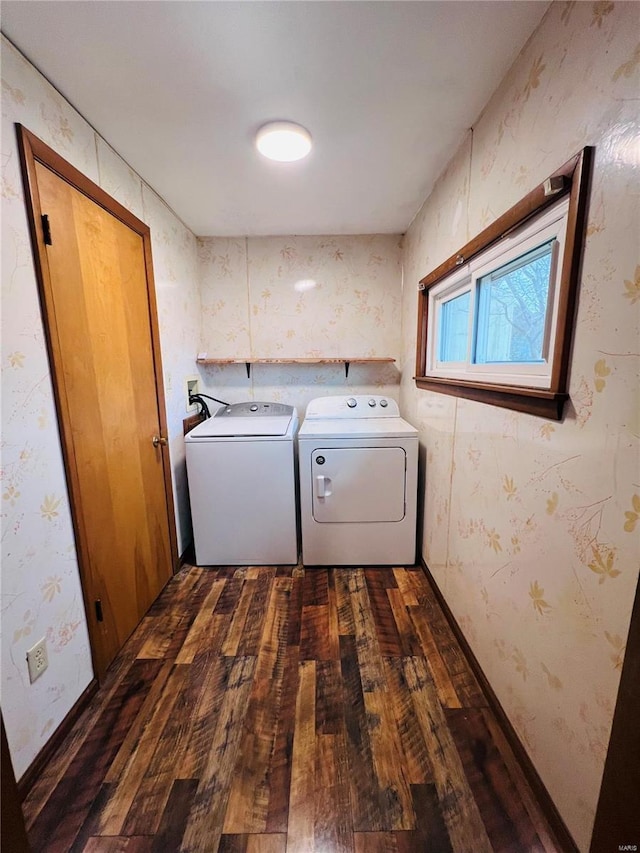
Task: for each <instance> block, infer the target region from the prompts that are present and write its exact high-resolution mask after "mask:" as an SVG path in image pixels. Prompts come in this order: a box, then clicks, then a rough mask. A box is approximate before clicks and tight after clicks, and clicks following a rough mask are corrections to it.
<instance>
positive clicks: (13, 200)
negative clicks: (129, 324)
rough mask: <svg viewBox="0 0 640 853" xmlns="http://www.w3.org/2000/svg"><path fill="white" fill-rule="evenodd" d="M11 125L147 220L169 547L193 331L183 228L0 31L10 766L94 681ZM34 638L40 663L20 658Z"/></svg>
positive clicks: (5, 660)
mask: <svg viewBox="0 0 640 853" xmlns="http://www.w3.org/2000/svg"><path fill="white" fill-rule="evenodd" d="M14 122H20V123H22V124H23V125H24V126H25V127H27V128H28V129H29V130H31V131H33V133H35V134H36V135H37V136H39V137H40V138H41V139H42V140H43V141H44V142H46V143H47V144H48V145H50V146H51V147H52V148H54V149H55V150H56V151H57V152H58V153H59V154H61V155H62V156H63V157H64V158H65V159H66V160H68V161H69V162H70V163H72V164H73V165H74V166H75V167H76V168H78V169H80V171H82V172H83V173H84V174H85V175H87V176H88V177H89V178H91V179H92V180H93V181H95V182H96V183H98V184H99V185H100V186H101V187H103V188H104V189H105V190H106V191H107V192H109V193H110V194H111V195H112V196H114V197H115V198H116V199H118V201H120V202H121V203H122V204H124V205H125V206H126V207H128V208H129V209H130V210H131V211H133V213H135V214H136V215H137V216H138V217H140V218H141V219H143V220H144V221H145V222H148V223H149V225H150V226H151V235H152V251H153V255H154V271H155V283H156V295H157V300H158V311H159V315H160V335H161V345H162V356H163V364H164V368H165V393H166V404H167V415H168V422H169V438H170V451H171V461H172V468H173V475H174V489H175V496H176V515H177V522H178V536H179V545H180V547H183V545H184V544H186V543H187V542H188V538H187V537H188V535H189V527H190V521H189V511H188V502H187V499H186V483H185V475H184V464H183V460H184V444H183V440H182V418H183V417H184V398H183V391H182V377H183V375H185V374H189V373H193V357H194V348H195V342H196V341H197V339H198V335H199V332H200V296H199V290H198V285H197V274H196V265H197V253H196V244H195V237H194V236H193V235H192V234H191V233H190V232H189V231H188V230H187V229H186V228H185V227H184V226H183V225H182V223H181V222H180V221H179V220H178V219H176V217H175V216H174V215H173V214H172V213H171V212H170V211H169V210H168V209H167V208H166V206H165V205H164V204H163V202H162V201H160V199H159V198H158V197H157V196H156V195H155V194H154V193H153V192H152V191H151V190H150V189H149V188H148V187H147V186H146V185H144V184H143V183H142V181H141V179H140V178H139V177H138V176H137V175H136V174H135V173H134V172H132V171H131V169H130V168H129V167H128V166H127V165H126V164H125V163H124V162H123V161H122V160H121V158H120V157H118V155H117V154H115V153H114V151H113V150H112V149H111V148H109V146H108V145H107V144H106V143H105V142H104V141H103V140H102V139H101V138H100V137H99V136H98V135H97V134H96V133H95V132H94V131H93V130H92V129H91V128H90V127H89V125H88V124H87V123H86V122H85V121H84V120H83V119H82V118H81V117H80V116H79V115H78V114H77V113H76V112H75V111H74V110H73V109H72V108H71V106H70V105H69V104H68V103H67V102H66V101H65V100H64V99H63V98H62V96H61V95H59V94H58V92H56V91H55V90H54V89H53V88H52V87H51V86H50V85H49V84H48V83H47V82H46V81H45V80H44V78H43V77H42V76H41V75H40V74H39V73H38V72H37V71H36V70H35V68H33V66H32V65H30V64H29V63H28V62H27V61H26V60H25V59H24V58H23V57H22V56H21V55H20V54H19V53H18V52H17V51H16V50H15V49H14V48H13V47H12V46H11V44H10V43H9V42H7V41H6V40H5V39H4V38H3V40H2V350H1V352H2V595H1V599H0V607H1V615H2V712H3V716H4V720H5V724H6V727H7V736H8V740H9V745H10V748H11V755H12V759H13V763H14V768H15V771H16V775H17V776H18V777H20V775H21V774H22V773H23V772H24V771H25V769H26V768H27V767H28V766H29V764H30V763H31V762H32V760H33V759H34V757H35V756H36V755H37V753H38V752H39V751H40V749H41V748H42V746H43V745H44V744H45V743H46V742H47V740H48V739H49V737H50V736H51V734H52V733H53V731H55V729H56V727H57V726H58V725H59V723H60V722H61V721H62V720H63V719H64V717H65V715H66V714H67V712H68V711H69V709H70V708H71V707H72V706H73V704H74V703H75V702H76V700H77V699H78V697H79V696H80V694H81V693H82V691H83V690H84V688H85V687H86V686H87V684H88V683H89V682H90V680H91V678H92V668H91V656H90V651H89V641H88V635H87V629H86V620H85V615H84V607H83V602H82V592H81V588H80V581H79V575H78V567H77V558H76V552H75V546H74V537H73V530H72V526H71V517H70V512H69V502H68V498H67V489H66V483H65V476H64V468H63V464H62V457H61V452H60V439H59V435H58V428H57V420H56V413H55V407H54V402H53V395H52V388H51V381H50V372H49V364H48V359H47V353H46V347H45V342H44V333H43V328H42V321H41V317H40V308H39V302H38V294H37V288H36V281H35V275H34V268H33V260H32V254H31V244H30V240H29V233H28V229H27V220H26V212H25V205H24V198H23V192H22V181H21V178H20V168H19V160H18V151H17V147H16V136H15V128H14ZM43 636H45V637H46V638H47V641H48V651H49V669H48V670H47V672H45V673H44V675H42V676H41V677H40V678H39V679H38V680H37V681H36V682H35V683H34V684H33V685H31V684H29V679H28V675H27V667H26V664H25V653H26V650H27V649H28V648H30V647H31V646H32V645H33V643H34V642H36V641H37V640H39V639H40V638H41V637H43Z"/></svg>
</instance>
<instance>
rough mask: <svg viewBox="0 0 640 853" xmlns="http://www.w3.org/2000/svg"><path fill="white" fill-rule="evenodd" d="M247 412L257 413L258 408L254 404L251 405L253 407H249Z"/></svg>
mask: <svg viewBox="0 0 640 853" xmlns="http://www.w3.org/2000/svg"><path fill="white" fill-rule="evenodd" d="M249 411H250V412H257V411H258V407H257V406H256V404H255V403H254V404H253V406H249Z"/></svg>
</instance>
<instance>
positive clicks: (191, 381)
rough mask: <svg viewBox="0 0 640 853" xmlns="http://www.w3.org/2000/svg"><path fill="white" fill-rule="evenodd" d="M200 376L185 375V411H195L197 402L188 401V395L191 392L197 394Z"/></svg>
mask: <svg viewBox="0 0 640 853" xmlns="http://www.w3.org/2000/svg"><path fill="white" fill-rule="evenodd" d="M199 383H200V377H199V376H187V377H186V379H185V380H184V393H185V399H186V411H187V412H197V411H198V404H197V403H189V397H190V396H191V394H197V393H198V392H199V390H200V385H199Z"/></svg>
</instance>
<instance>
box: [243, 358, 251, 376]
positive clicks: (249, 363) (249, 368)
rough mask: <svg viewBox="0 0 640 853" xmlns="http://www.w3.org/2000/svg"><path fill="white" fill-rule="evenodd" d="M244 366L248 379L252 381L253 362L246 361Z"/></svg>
mask: <svg viewBox="0 0 640 853" xmlns="http://www.w3.org/2000/svg"><path fill="white" fill-rule="evenodd" d="M244 366H245V367H246V368H247V379H251V362H250V361H245V363H244Z"/></svg>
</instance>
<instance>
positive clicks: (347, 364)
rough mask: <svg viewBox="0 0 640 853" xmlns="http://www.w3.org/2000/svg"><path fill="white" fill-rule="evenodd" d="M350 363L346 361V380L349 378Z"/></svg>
mask: <svg viewBox="0 0 640 853" xmlns="http://www.w3.org/2000/svg"><path fill="white" fill-rule="evenodd" d="M349 363H350V362H348V361H345V363H344V378H345V379H348V378H349Z"/></svg>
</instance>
